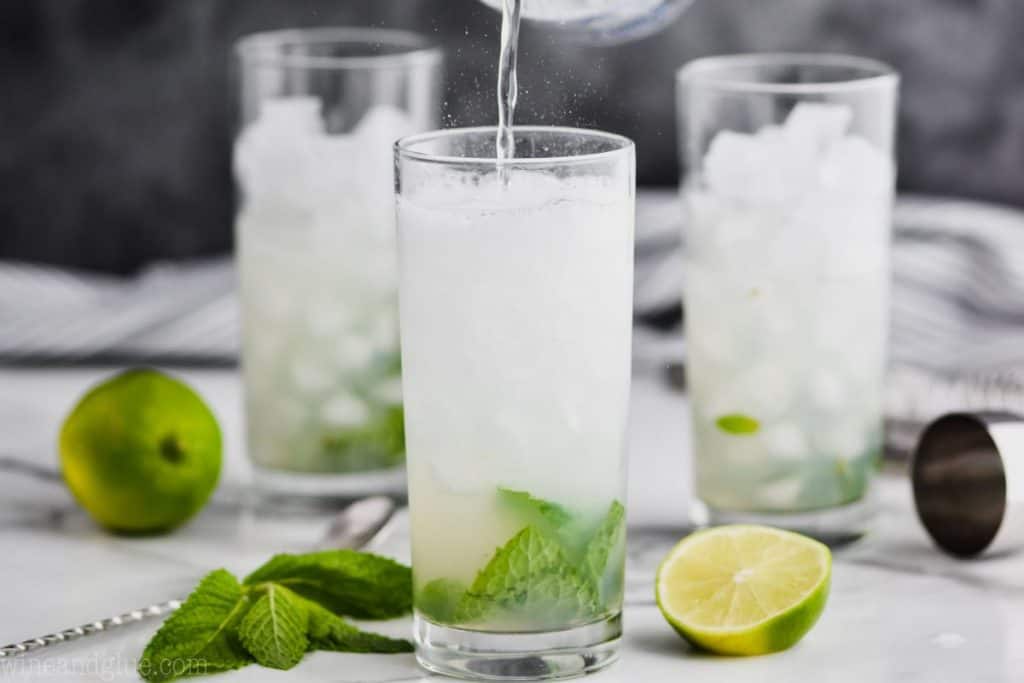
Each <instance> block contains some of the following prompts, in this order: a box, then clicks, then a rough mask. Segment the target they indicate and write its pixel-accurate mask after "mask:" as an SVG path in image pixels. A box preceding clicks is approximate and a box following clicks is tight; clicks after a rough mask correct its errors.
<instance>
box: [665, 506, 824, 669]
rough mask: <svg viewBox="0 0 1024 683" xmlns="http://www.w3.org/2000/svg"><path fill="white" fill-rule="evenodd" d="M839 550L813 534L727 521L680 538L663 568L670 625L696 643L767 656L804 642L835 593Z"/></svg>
mask: <svg viewBox="0 0 1024 683" xmlns="http://www.w3.org/2000/svg"><path fill="white" fill-rule="evenodd" d="M831 575H832V555H831V553H830V552H829V550H828V548H827V547H825V546H824V545H822V544H821V543H818V542H817V541H814V540H811V539H809V538H807V537H805V536H801V535H799V534H794V533H791V532H788V531H781V530H779V529H772V528H769V527H762V526H723V527H716V528H713V529H708V530H706V531H699V532H697V533H695V534H692V535H690V536H688V537H686V538H684V539H683V540H682V541H680V542H679V543H678V544H677V545H676V547H675V548H673V549H672V551H671V552H670V553H669V554H668V556H667V557H666V558H665V559H664V560H663V561H662V563H661V566H660V567H659V568H658V577H657V580H656V586H655V591H656V593H657V600H658V607H659V608H660V609H661V612H662V614H664V615H665V618H666V619H667V620H668V623H669V624H671V625H672V627H673V628H674V629H675V630H676V631H678V632H679V634H680V635H681V636H683V638H685V639H686V640H687V641H689V642H690V643H691V644H693V645H694V646H696V647H699V648H701V649H704V650H708V651H710V652H715V653H718V654H724V655H761V654H767V653H769V652H778V651H779V650H785V649H786V648H788V647H791V646H792V645H794V644H795V643H796V642H797V641H799V640H800V639H801V638H802V637H803V636H804V634H806V633H807V632H808V631H809V630H810V629H811V627H812V626H814V623H815V622H816V621H817V620H818V617H819V616H821V612H822V610H823V609H824V608H825V601H826V599H827V598H828V590H829V580H830V578H831Z"/></svg>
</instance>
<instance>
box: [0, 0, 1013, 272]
mask: <svg viewBox="0 0 1024 683" xmlns="http://www.w3.org/2000/svg"><path fill="white" fill-rule="evenodd" d="M330 24H363V25H386V26H392V27H404V28H411V29H416V30H419V31H423V32H427V33H431V34H433V35H435V36H436V37H437V39H438V40H439V41H440V42H442V43H443V44H444V45H445V46H446V47H447V49H448V52H449V60H450V61H449V69H448V80H449V92H448V94H447V97H446V123H449V124H454V125H466V124H480V123H491V122H493V121H494V118H495V109H494V104H493V99H494V95H493V88H494V69H495V53H496V49H495V47H496V45H495V44H496V41H497V27H498V22H497V15H495V14H494V13H493V12H491V11H490V10H487V9H486V8H483V7H482V6H478V5H477V3H476V2H475V0H4V2H3V3H2V4H0V86H2V90H0V258H8V259H11V258H13V259H24V260H30V261H41V262H50V263H58V264H64V265H75V266H78V267H83V268H89V269H99V270H109V271H113V272H120V273H128V272H131V271H133V270H135V269H137V268H138V267H140V266H141V265H144V264H145V263H147V262H150V261H152V260H155V259H161V258H184V257H190V256H198V255H210V254H217V253H223V252H225V251H227V250H229V249H230V248H231V214H232V206H233V197H232V194H233V188H232V183H231V177H230V157H229V155H230V137H231V128H232V122H233V119H234V103H233V87H232V81H231V76H230V74H229V68H228V65H229V64H230V45H231V43H232V41H233V40H234V39H235V38H236V37H237V36H239V35H241V34H244V33H248V32H251V31H256V30H262V29H268V28H280V27H287V26H316V25H330ZM1022 34H1024V2H1022V0H696V3H695V5H694V6H693V8H692V9H690V10H689V11H688V12H687V13H686V14H685V15H684V16H683V18H682V19H681V20H680V21H678V22H677V23H675V24H674V25H673V26H671V27H670V28H669V29H668V30H666V31H664V32H663V33H661V34H659V35H657V36H654V37H652V38H648V39H646V40H643V41H640V42H637V43H633V44H629V45H624V46H618V47H613V48H594V47H579V46H569V45H565V44H564V41H561V40H559V38H558V36H557V34H555V33H554V32H552V31H550V30H545V29H540V28H537V27H528V28H526V29H525V33H524V38H523V40H524V46H523V55H522V85H523V93H522V97H521V102H522V110H523V114H522V120H523V121H537V122H548V123H552V122H559V123H572V124H577V125H587V126H599V127H602V128H607V129H610V130H614V131H617V132H621V133H624V134H626V135H629V136H631V137H633V138H635V139H636V140H637V142H638V146H639V166H640V181H641V182H642V183H645V184H658V185H669V184H673V183H675V182H676V178H677V175H678V167H677V162H676V152H675V148H676V141H675V131H674V122H673V121H674V113H673V93H672V89H673V80H672V74H673V72H674V70H675V69H676V67H677V66H679V65H680V64H682V63H683V62H685V61H687V60H689V59H692V58H694V57H698V56H701V55H707V54H715V53H726V52H736V51H752V50H780V49H785V50H831V51H840V52H849V53H857V54H863V55H867V56H872V57H877V58H880V59H883V60H886V61H888V62H890V63H891V64H893V65H894V66H896V67H897V68H898V69H899V70H900V71H901V72H902V74H903V77H904V81H903V83H904V91H903V92H904V98H903V104H904V106H903V111H902V114H901V120H900V143H899V156H900V164H901V178H900V185H901V189H903V190H906V191H914V192H928V193H934V194H946V195H955V196H963V197H975V198H980V199H988V200H997V201H1002V202H1006V203H1011V204H1017V205H1024V39H1022V37H1021V36H1022Z"/></svg>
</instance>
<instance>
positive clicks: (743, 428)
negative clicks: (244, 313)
mask: <svg viewBox="0 0 1024 683" xmlns="http://www.w3.org/2000/svg"><path fill="white" fill-rule="evenodd" d="M715 424H716V425H718V428H719V429H721V430H722V431H723V432H726V433H728V434H734V435H736V436H749V435H750V434H756V433H757V430H759V429H760V428H761V423H760V422H758V421H757V420H755V419H754V418H752V417H750V416H749V415H741V414H739V413H736V414H733V415H723V416H722V417H720V418H718V419H717V420H716V421H715Z"/></svg>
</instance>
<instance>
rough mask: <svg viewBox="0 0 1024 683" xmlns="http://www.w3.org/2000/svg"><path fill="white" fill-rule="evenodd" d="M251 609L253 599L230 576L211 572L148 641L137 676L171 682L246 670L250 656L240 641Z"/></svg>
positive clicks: (226, 572) (224, 573) (225, 571)
mask: <svg viewBox="0 0 1024 683" xmlns="http://www.w3.org/2000/svg"><path fill="white" fill-rule="evenodd" d="M251 605H252V600H251V597H250V596H249V595H248V594H247V593H246V592H245V591H244V590H243V589H242V586H241V585H239V583H238V579H236V578H235V577H234V576H232V575H231V573H230V572H228V571H227V570H225V569H218V570H217V571H215V572H211V573H210V574H208V575H207V576H206V578H204V579H203V580H202V581H200V582H199V585H198V586H197V587H196V589H195V590H194V591H193V592H192V595H190V596H189V597H188V600H186V601H185V604H183V605H182V606H181V607H180V608H179V609H178V611H177V612H175V613H174V614H173V615H171V618H170V619H168V620H167V621H166V622H164V625H163V626H162V627H161V628H160V630H159V631H157V632H156V635H155V636H153V638H152V640H150V641H149V644H148V645H147V646H146V649H145V650H144V651H143V653H142V658H141V659H140V660H139V664H138V672H139V675H140V676H142V677H143V678H144V679H146V680H147V681H170V680H172V679H175V678H181V677H184V676H197V675H200V674H211V673H218V672H221V671H230V670H232V669H239V668H241V667H243V666H245V665H246V664H248V663H249V662H251V661H252V656H251V655H250V654H249V653H248V651H246V649H245V648H244V647H243V645H242V643H241V641H240V640H239V638H238V624H239V623H240V622H241V621H242V618H243V617H244V616H245V614H246V612H247V611H248V610H249V607H250V606H251Z"/></svg>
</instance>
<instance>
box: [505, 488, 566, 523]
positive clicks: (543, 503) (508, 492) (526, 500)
mask: <svg viewBox="0 0 1024 683" xmlns="http://www.w3.org/2000/svg"><path fill="white" fill-rule="evenodd" d="M498 497H499V498H500V499H501V501H502V502H503V503H505V504H506V505H508V506H509V507H510V508H512V509H514V510H516V511H517V512H519V513H520V514H521V515H523V516H527V517H534V518H535V519H533V520H531V521H532V522H537V521H543V522H545V523H547V524H548V525H550V526H551V527H552V528H555V529H557V528H558V527H561V526H564V525H566V524H568V523H569V522H571V521H572V515H571V514H569V511H568V510H566V509H565V508H564V507H562V506H561V505H559V504H558V503H552V502H550V501H547V500H543V499H541V498H534V497H533V496H531V495H530V494H529V493H527V492H526V491H514V490H512V489H507V488H505V487H503V486H499V487H498Z"/></svg>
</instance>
